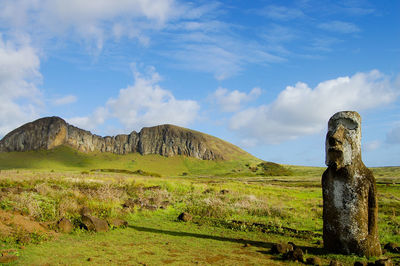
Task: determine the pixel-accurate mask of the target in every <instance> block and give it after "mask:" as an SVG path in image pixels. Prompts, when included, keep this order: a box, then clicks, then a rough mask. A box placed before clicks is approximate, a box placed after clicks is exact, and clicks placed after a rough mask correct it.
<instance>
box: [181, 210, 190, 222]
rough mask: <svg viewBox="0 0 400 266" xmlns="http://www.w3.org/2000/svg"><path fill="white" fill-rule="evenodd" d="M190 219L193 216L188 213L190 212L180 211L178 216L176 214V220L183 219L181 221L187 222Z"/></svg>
mask: <svg viewBox="0 0 400 266" xmlns="http://www.w3.org/2000/svg"><path fill="white" fill-rule="evenodd" d="M192 219H193V216H192V215H190V214H189V213H187V212H182V213H181V214H179V216H178V220H179V221H183V222H189V221H191V220H192Z"/></svg>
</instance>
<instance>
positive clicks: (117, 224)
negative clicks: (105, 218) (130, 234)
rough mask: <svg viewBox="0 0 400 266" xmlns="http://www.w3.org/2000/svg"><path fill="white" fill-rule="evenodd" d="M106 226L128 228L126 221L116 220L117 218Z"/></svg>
mask: <svg viewBox="0 0 400 266" xmlns="http://www.w3.org/2000/svg"><path fill="white" fill-rule="evenodd" d="M108 224H109V225H110V226H112V227H117V228H119V227H127V226H128V222H127V221H125V220H122V219H118V218H115V219H111V220H110V221H109V222H108Z"/></svg>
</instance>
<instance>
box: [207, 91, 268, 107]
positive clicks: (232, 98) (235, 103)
mask: <svg viewBox="0 0 400 266" xmlns="http://www.w3.org/2000/svg"><path fill="white" fill-rule="evenodd" d="M260 95H261V89H260V88H257V87H256V88H253V89H252V90H251V91H250V92H249V93H248V94H246V93H245V92H240V91H238V90H234V91H228V89H225V88H221V87H220V88H218V89H217V90H216V91H215V92H214V93H213V94H212V95H211V97H212V99H213V100H215V101H216V103H217V104H218V105H219V106H220V108H221V110H222V111H223V112H235V111H239V110H240V108H241V105H242V104H243V103H246V102H249V101H251V100H254V99H256V98H257V97H258V96H260Z"/></svg>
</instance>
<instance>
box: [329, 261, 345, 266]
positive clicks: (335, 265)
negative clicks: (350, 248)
mask: <svg viewBox="0 0 400 266" xmlns="http://www.w3.org/2000/svg"><path fill="white" fill-rule="evenodd" d="M342 265H343V264H342V263H340V262H339V261H337V260H331V263H329V266H342Z"/></svg>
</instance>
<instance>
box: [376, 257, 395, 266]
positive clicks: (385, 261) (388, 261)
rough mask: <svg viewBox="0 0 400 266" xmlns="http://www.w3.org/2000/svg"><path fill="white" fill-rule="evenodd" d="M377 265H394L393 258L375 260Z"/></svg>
mask: <svg viewBox="0 0 400 266" xmlns="http://www.w3.org/2000/svg"><path fill="white" fill-rule="evenodd" d="M375 266H393V262H392V260H391V259H388V258H386V259H380V260H376V261H375Z"/></svg>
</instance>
